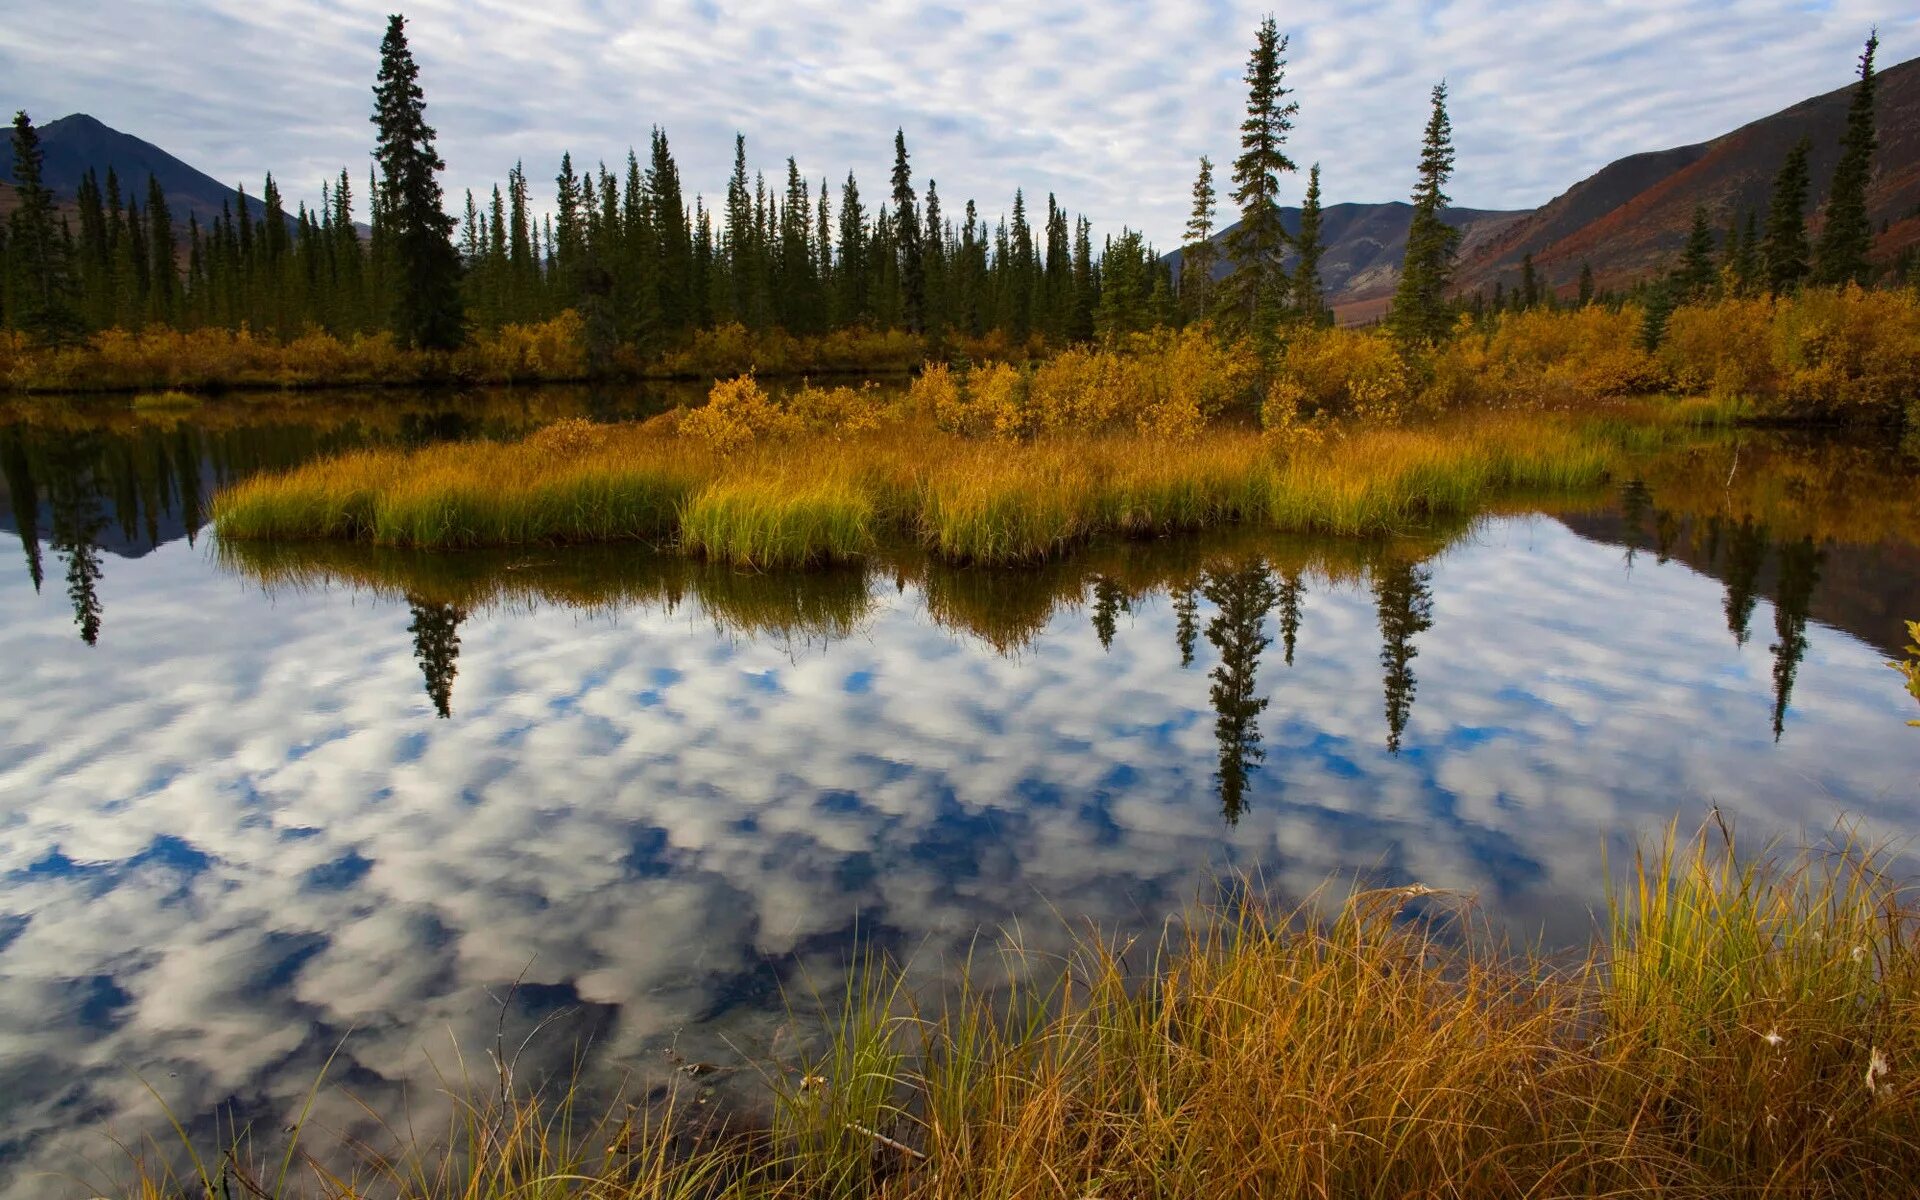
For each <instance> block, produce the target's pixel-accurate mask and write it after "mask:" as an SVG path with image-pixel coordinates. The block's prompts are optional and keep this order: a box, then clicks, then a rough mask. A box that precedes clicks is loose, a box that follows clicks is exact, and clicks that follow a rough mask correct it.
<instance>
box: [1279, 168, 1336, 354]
mask: <svg viewBox="0 0 1920 1200" xmlns="http://www.w3.org/2000/svg"><path fill="white" fill-rule="evenodd" d="M1293 246H1294V252H1295V254H1297V255H1298V261H1297V262H1296V263H1295V265H1294V268H1293V283H1292V285H1291V287H1290V289H1289V290H1290V291H1291V292H1292V295H1293V312H1294V316H1295V317H1296V318H1298V319H1299V320H1300V321H1301V322H1302V323H1303V324H1307V325H1319V324H1322V323H1324V322H1325V321H1326V320H1327V318H1328V317H1329V316H1331V314H1330V313H1328V311H1327V305H1326V301H1325V300H1324V299H1322V297H1321V294H1320V256H1321V255H1322V254H1324V253H1326V246H1325V245H1324V244H1323V243H1322V242H1321V240H1320V164H1319V163H1315V164H1313V166H1312V167H1310V168H1309V169H1308V171H1307V197H1306V200H1305V201H1303V202H1302V203H1301V205H1300V232H1299V233H1298V234H1297V235H1296V236H1295V237H1294V239H1293Z"/></svg>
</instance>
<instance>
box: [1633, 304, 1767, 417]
mask: <svg viewBox="0 0 1920 1200" xmlns="http://www.w3.org/2000/svg"><path fill="white" fill-rule="evenodd" d="M1774 309H1775V303H1774V301H1773V300H1771V299H1769V298H1767V297H1764V296H1762V297H1756V298H1752V299H1739V298H1732V299H1726V300H1722V301H1720V302H1718V303H1716V304H1689V305H1686V306H1684V307H1682V308H1679V309H1676V310H1675V311H1674V313H1673V315H1672V316H1671V317H1669V318H1667V336H1666V340H1665V342H1663V343H1662V344H1661V346H1660V361H1661V362H1662V363H1663V364H1665V366H1666V368H1667V371H1668V372H1669V373H1670V374H1671V375H1672V377H1673V386H1674V387H1675V388H1677V389H1679V390H1680V391H1683V392H1704V393H1706V394H1708V395H1710V396H1714V397H1717V398H1720V399H1728V400H1731V399H1738V398H1741V397H1751V396H1767V395H1773V394H1774V393H1776V392H1777V391H1779V386H1780V369H1779V366H1778V364H1777V363H1776V362H1775V361H1774V357H1773V353H1772V350H1771V342H1772V336H1773V321H1774Z"/></svg>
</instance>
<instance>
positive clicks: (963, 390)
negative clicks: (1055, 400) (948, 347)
mask: <svg viewBox="0 0 1920 1200" xmlns="http://www.w3.org/2000/svg"><path fill="white" fill-rule="evenodd" d="M1027 393H1028V376H1027V374H1026V372H1024V371H1022V370H1020V369H1019V368H1018V367H1015V366H1012V365H1010V364H1008V363H1003V362H995V363H984V364H981V365H978V366H974V367H972V368H970V369H969V370H968V371H967V372H966V374H965V375H964V376H963V377H962V378H961V380H960V382H959V386H958V387H956V388H955V389H954V390H953V392H952V393H951V394H950V395H947V396H944V397H941V398H943V399H944V401H945V406H944V408H936V409H935V410H934V420H935V421H936V423H938V425H939V427H940V428H941V429H943V430H945V431H947V432H949V433H957V434H961V435H962V436H965V437H992V438H1018V437H1024V436H1026V435H1027V434H1029V433H1031V432H1032V431H1033V428H1034V422H1033V411H1032V409H1031V407H1030V406H1029V404H1028V395H1027Z"/></svg>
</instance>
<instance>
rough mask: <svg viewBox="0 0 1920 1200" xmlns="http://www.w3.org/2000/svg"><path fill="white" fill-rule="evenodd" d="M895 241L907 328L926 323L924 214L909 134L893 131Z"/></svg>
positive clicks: (919, 326)
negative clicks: (918, 207)
mask: <svg viewBox="0 0 1920 1200" xmlns="http://www.w3.org/2000/svg"><path fill="white" fill-rule="evenodd" d="M893 244H894V252H895V253H896V254H897V255H898V256H899V262H900V315H901V319H902V320H903V321H904V322H905V323H906V326H907V329H908V330H909V331H910V332H913V333H919V332H920V331H921V329H922V328H924V327H925V321H926V305H927V273H926V263H925V261H924V259H923V258H922V253H923V252H922V249H921V246H920V215H919V213H918V212H917V211H916V209H915V207H914V197H913V169H912V168H911V167H910V166H908V164H907V135H906V132H905V131H904V130H900V129H896V130H894V132H893Z"/></svg>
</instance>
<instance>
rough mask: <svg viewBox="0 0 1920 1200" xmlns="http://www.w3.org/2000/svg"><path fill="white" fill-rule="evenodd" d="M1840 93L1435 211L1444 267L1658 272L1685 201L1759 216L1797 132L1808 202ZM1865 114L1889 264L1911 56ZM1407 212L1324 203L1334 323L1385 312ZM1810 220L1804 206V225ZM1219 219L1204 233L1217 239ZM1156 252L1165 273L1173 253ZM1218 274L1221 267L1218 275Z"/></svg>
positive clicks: (1915, 70) (1461, 275) (1623, 275)
mask: <svg viewBox="0 0 1920 1200" xmlns="http://www.w3.org/2000/svg"><path fill="white" fill-rule="evenodd" d="M1852 91H1853V89H1852V87H1851V86H1848V87H1843V88H1839V89H1836V90H1835V91H1831V92H1828V93H1827V94H1825V95H1823V96H1816V97H1814V98H1813V99H1811V100H1804V101H1801V102H1800V103H1799V104H1796V105H1794V106H1793V107H1791V108H1787V109H1784V110H1782V111H1780V112H1777V113H1775V114H1773V115H1772V116H1770V117H1763V118H1761V119H1760V120H1758V121H1754V122H1752V123H1751V124H1748V125H1744V126H1742V127H1740V128H1739V129H1736V130H1734V131H1733V132H1731V133H1727V134H1723V135H1722V136H1720V137H1717V138H1715V139H1713V140H1712V141H1707V142H1701V143H1699V144H1697V145H1692V146H1677V147H1674V148H1673V149H1669V150H1655V151H1650V152H1647V153H1643V154H1634V155H1630V156H1628V157H1626V158H1622V159H1619V160H1618V161H1616V162H1612V163H1609V164H1608V165H1607V166H1605V167H1602V168H1601V169H1600V170H1599V171H1596V172H1595V173H1594V174H1592V175H1590V176H1588V177H1587V178H1585V179H1583V180H1581V181H1580V182H1579V183H1576V184H1574V185H1573V186H1572V187H1570V188H1568V189H1567V190H1566V191H1565V192H1564V193H1562V194H1561V195H1559V196H1557V197H1555V198H1554V199H1553V200H1551V201H1549V202H1548V203H1547V204H1545V205H1543V206H1541V207H1540V208H1537V209H1530V210H1520V211H1515V212H1502V211H1495V210H1487V209H1473V208H1452V209H1448V210H1446V211H1445V213H1444V214H1443V219H1445V220H1446V222H1447V223H1448V224H1450V225H1453V226H1454V227H1456V228H1458V229H1459V230H1460V231H1461V234H1462V237H1461V241H1460V253H1459V270H1458V272H1457V273H1456V275H1455V279H1456V281H1457V283H1458V285H1459V289H1460V291H1462V292H1473V291H1486V292H1489V293H1490V292H1491V291H1492V290H1493V287H1494V285H1495V284H1496V283H1501V284H1505V285H1506V286H1507V287H1509V288H1511V287H1513V286H1514V285H1516V284H1517V283H1518V281H1519V278H1520V263H1521V260H1522V258H1523V257H1524V256H1525V255H1527V254H1528V253H1532V255H1533V258H1534V266H1535V268H1536V269H1538V270H1540V271H1541V272H1543V274H1544V275H1545V277H1546V279H1547V281H1548V282H1549V283H1551V284H1552V285H1553V286H1555V287H1556V288H1559V289H1560V290H1562V291H1571V290H1572V288H1573V287H1574V286H1575V285H1576V284H1577V282H1578V280H1579V276H1580V266H1581V264H1582V263H1590V264H1592V266H1593V270H1594V275H1595V277H1596V280H1597V282H1598V283H1599V285H1600V286H1601V287H1603V288H1621V287H1625V286H1626V285H1628V284H1631V283H1633V282H1634V281H1636V280H1639V279H1644V278H1646V277H1647V276H1649V275H1652V274H1654V273H1656V272H1658V271H1661V270H1664V269H1666V268H1667V267H1669V266H1671V265H1672V264H1673V263H1674V262H1675V260H1677V259H1678V258H1679V256H1680V250H1681V247H1682V246H1683V245H1684V244H1685V242H1686V240H1687V231H1688V230H1689V228H1691V226H1692V224H1693V210H1694V207H1695V206H1696V205H1705V206H1706V209H1707V212H1708V213H1709V214H1710V215H1711V216H1712V218H1713V222H1714V227H1715V232H1716V234H1718V233H1720V232H1721V231H1723V230H1724V229H1725V228H1726V226H1727V224H1728V223H1729V222H1730V221H1735V220H1744V219H1745V214H1746V213H1748V212H1749V211H1751V212H1754V213H1756V214H1759V216H1760V217H1761V218H1762V220H1763V221H1764V218H1765V214H1766V207H1767V199H1768V197H1769V195H1770V194H1771V192H1772V189H1773V177H1774V175H1775V174H1776V173H1777V172H1778V171H1779V169H1780V163H1781V160H1782V159H1784V158H1785V157H1786V154H1787V150H1788V148H1789V147H1791V146H1792V145H1793V144H1794V143H1795V142H1796V141H1798V140H1799V139H1800V138H1802V137H1807V138H1810V139H1811V140H1812V143H1813V153H1812V155H1811V157H1810V159H1809V164H1810V169H1811V171H1812V175H1813V180H1814V185H1815V186H1814V201H1815V203H1816V204H1818V203H1819V202H1821V201H1823V200H1824V199H1825V190H1826V187H1827V183H1828V181H1829V180H1830V179H1831V178H1832V176H1833V166H1834V163H1835V161H1836V160H1837V159H1838V158H1839V156H1840V133H1841V130H1842V128H1843V127H1844V126H1845V124H1846V114H1847V104H1848V101H1849V99H1850V97H1851V93H1852ZM1875 115H1876V118H1877V120H1878V124H1879V133H1880V148H1879V151H1878V152H1877V153H1876V155H1875V157H1874V174H1873V182H1872V184H1871V186H1870V188H1869V191H1868V196H1867V209H1868V215H1869V217H1870V219H1871V220H1872V221H1873V225H1874V229H1875V231H1876V232H1877V234H1878V237H1877V240H1876V243H1875V252H1876V254H1877V255H1878V256H1879V257H1881V258H1883V259H1887V258H1892V257H1893V256H1894V255H1896V254H1898V253H1900V252H1901V251H1902V250H1904V249H1906V248H1907V247H1909V246H1914V245H1920V59H1913V60H1911V61H1908V62H1904V63H1901V64H1900V65H1898V66H1895V67H1890V68H1888V69H1887V70H1884V71H1882V72H1881V73H1880V76H1879V90H1878V92H1877V93H1876V96H1875ZM1412 214H1413V210H1412V207H1411V206H1410V205H1407V204H1405V203H1399V202H1395V203H1389V204H1335V205H1330V206H1328V208H1327V209H1326V211H1325V217H1324V220H1323V224H1322V237H1323V239H1324V240H1325V242H1326V245H1327V251H1326V257H1325V258H1324V259H1322V261H1321V281H1322V283H1323V284H1324V285H1325V287H1326V291H1327V300H1328V303H1330V304H1331V305H1332V306H1333V310H1334V313H1335V315H1336V316H1337V317H1338V318H1339V319H1340V321H1341V322H1342V323H1356V322H1363V321H1370V320H1374V319H1377V318H1378V317H1380V316H1381V315H1382V314H1383V313H1385V311H1386V308H1387V304H1388V302H1389V301H1390V300H1391V299H1392V297H1393V290H1394V287H1395V286H1396V285H1397V284H1398V283H1399V280H1400V261H1401V259H1402V258H1403V257H1404V255H1405V253H1406V242H1407V226H1408V224H1409V223H1410V222H1411V220H1412ZM1281 215H1282V220H1283V221H1284V222H1285V223H1286V227H1287V229H1288V231H1289V232H1292V231H1294V230H1297V229H1298V228H1299V226H1300V210H1299V209H1297V208H1286V209H1282V210H1281ZM1818 222H1819V216H1818V213H1817V211H1816V212H1815V213H1814V214H1813V216H1812V218H1811V224H1812V225H1813V227H1814V228H1815V229H1816V230H1817V228H1818ZM1231 228H1232V227H1231V226H1230V227H1229V230H1227V231H1222V232H1221V233H1220V234H1218V235H1217V236H1216V237H1215V241H1218V242H1221V243H1223V244H1224V242H1225V239H1226V236H1227V232H1228V231H1230V230H1231ZM1223 257H1224V256H1223ZM1167 260H1168V261H1169V262H1170V263H1171V264H1172V265H1173V266H1174V268H1175V270H1176V271H1177V270H1178V269H1179V263H1180V252H1179V251H1177V250H1176V251H1174V252H1173V253H1172V254H1170V255H1168V256H1167ZM1227 269H1228V268H1227V264H1226V263H1225V262H1224V261H1223V262H1221V263H1220V265H1219V266H1217V267H1216V268H1215V274H1216V276H1221V275H1225V274H1226V273H1227Z"/></svg>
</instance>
